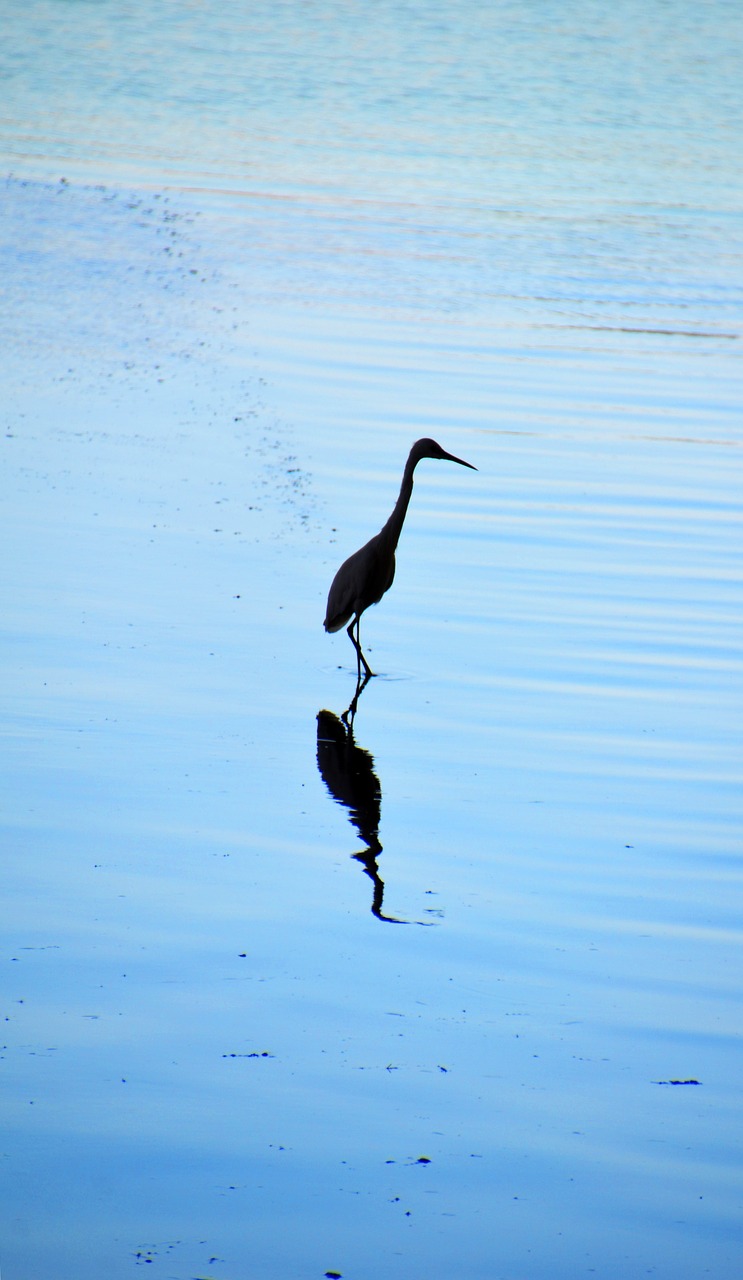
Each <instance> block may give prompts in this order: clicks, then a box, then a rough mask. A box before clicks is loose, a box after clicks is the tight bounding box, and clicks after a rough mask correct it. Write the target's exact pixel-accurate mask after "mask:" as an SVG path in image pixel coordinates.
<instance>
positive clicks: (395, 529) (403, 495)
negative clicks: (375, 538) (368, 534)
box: [382, 454, 418, 551]
mask: <svg viewBox="0 0 743 1280" xmlns="http://www.w3.org/2000/svg"><path fill="white" fill-rule="evenodd" d="M417 462H418V459H417V458H416V457H414V456H413V454H411V455H410V457H409V458H408V460H407V462H406V463H405V470H404V472H403V476H402V484H401V485H400V493H399V495H398V499H397V502H396V503H395V507H394V510H393V512H392V515H391V516H390V518H389V520H388V521H387V523H386V525H385V526H384V528H383V529H382V535H383V537H384V538H385V540H386V541H387V542H388V543H389V545H390V548H391V550H392V551H394V550H395V547H396V546H397V544H398V541H399V539H400V532H401V530H402V526H403V522H404V520H405V516H406V515H407V511H408V504H409V503H410V495H411V494H412V492H413V472H414V471H415V468H416V464H417Z"/></svg>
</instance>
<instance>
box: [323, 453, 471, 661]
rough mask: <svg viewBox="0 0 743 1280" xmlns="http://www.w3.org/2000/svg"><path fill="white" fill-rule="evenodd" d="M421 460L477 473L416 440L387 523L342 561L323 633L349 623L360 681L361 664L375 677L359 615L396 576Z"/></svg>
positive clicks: (380, 597)
mask: <svg viewBox="0 0 743 1280" xmlns="http://www.w3.org/2000/svg"><path fill="white" fill-rule="evenodd" d="M423 458H436V459H438V460H439V461H441V462H458V463H459V465H460V467H469V468H470V470H471V471H477V467H473V465H472V463H471V462H465V461H464V459H463V458H455V457H454V454H453V453H447V452H446V449H442V448H441V445H440V444H437V443H436V441H435V440H430V439H428V438H426V439H424V440H416V442H415V444H414V445H413V447H412V449H411V450H410V453H409V454H408V460H407V462H406V463H405V470H404V471H403V474H402V484H401V485H400V494H399V496H398V499H397V502H396V503H395V507H394V510H393V512H392V515H391V516H390V518H389V520H388V521H387V523H386V524H385V525H384V526H383V528H382V529H380V531H379V533H377V534H375V536H374V537H373V538H370V539H369V541H368V542H367V543H366V544H365V546H363V547H361V548H360V549H359V550H358V551H355V552H354V554H353V555H352V556H349V557H348V559H347V560H345V561H344V562H343V564H342V565H341V567H340V569H339V570H338V572H337V573H336V575H335V577H334V578H333V583H332V586H331V588H330V591H329V593H328V608H327V611H326V614H325V624H324V625H325V630H326V631H329V632H333V631H340V629H341V627H345V626H346V623H348V622H349V621H350V625H349V626H348V627H347V632H348V636H349V638H350V640H351V643H352V644H353V647H354V649H355V650H356V669H357V675H358V678H359V681H360V680H361V664H362V663H363V664H364V672H365V681H366V680H368V679H369V678H370V677H371V676H373V675H374V672H373V671H372V669H371V667H370V666H369V663H368V662H367V660H366V658H365V656H364V652H363V650H362V648H361V637H360V631H359V628H360V623H361V615H362V613H364V612H365V610H367V609H368V608H369V606H370V605H372V604H378V603H379V601H380V600H381V599H382V596H383V595H384V593H385V592H386V591H389V589H390V587H391V586H392V583H393V580H394V577H395V551H396V549H397V544H398V541H399V539H400V533H401V531H402V526H403V521H404V520H405V516H406V514H407V510H408V504H409V502H410V496H411V494H412V492H413V472H414V471H415V468H416V467H417V466H418V463H419V462H420V461H421V459H423ZM354 630H355V632H356V634H355V635H354Z"/></svg>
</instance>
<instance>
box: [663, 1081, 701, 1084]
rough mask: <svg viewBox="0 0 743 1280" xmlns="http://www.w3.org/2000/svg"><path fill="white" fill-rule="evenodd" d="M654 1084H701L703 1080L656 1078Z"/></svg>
mask: <svg viewBox="0 0 743 1280" xmlns="http://www.w3.org/2000/svg"><path fill="white" fill-rule="evenodd" d="M653 1083H654V1084H701V1083H702V1082H701V1080H654V1081H653Z"/></svg>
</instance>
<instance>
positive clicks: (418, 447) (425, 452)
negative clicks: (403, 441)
mask: <svg viewBox="0 0 743 1280" xmlns="http://www.w3.org/2000/svg"><path fill="white" fill-rule="evenodd" d="M410 458H411V461H413V459H414V460H415V461H414V462H413V465H414V466H415V465H417V463H419V462H420V460H421V458H437V459H438V460H439V461H441V462H458V463H459V465H460V467H469V468H470V470H471V471H477V467H473V465H472V463H471V462H465V461H464V458H455V456H454V454H453V453H447V452H446V449H442V448H441V445H440V444H437V443H436V441H435V440H431V439H429V438H428V437H426V438H425V439H423V440H416V442H415V444H414V445H413V448H412V449H411V451H410Z"/></svg>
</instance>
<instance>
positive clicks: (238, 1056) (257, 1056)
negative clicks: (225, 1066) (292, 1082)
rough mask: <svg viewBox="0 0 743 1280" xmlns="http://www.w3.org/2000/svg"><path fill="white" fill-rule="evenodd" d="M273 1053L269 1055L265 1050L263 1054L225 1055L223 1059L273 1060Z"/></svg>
mask: <svg viewBox="0 0 743 1280" xmlns="http://www.w3.org/2000/svg"><path fill="white" fill-rule="evenodd" d="M274 1056H275V1055H274V1054H273V1053H268V1052H267V1051H266V1050H265V1049H264V1050H263V1053H223V1054H222V1057H223V1058H273V1057H274Z"/></svg>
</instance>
